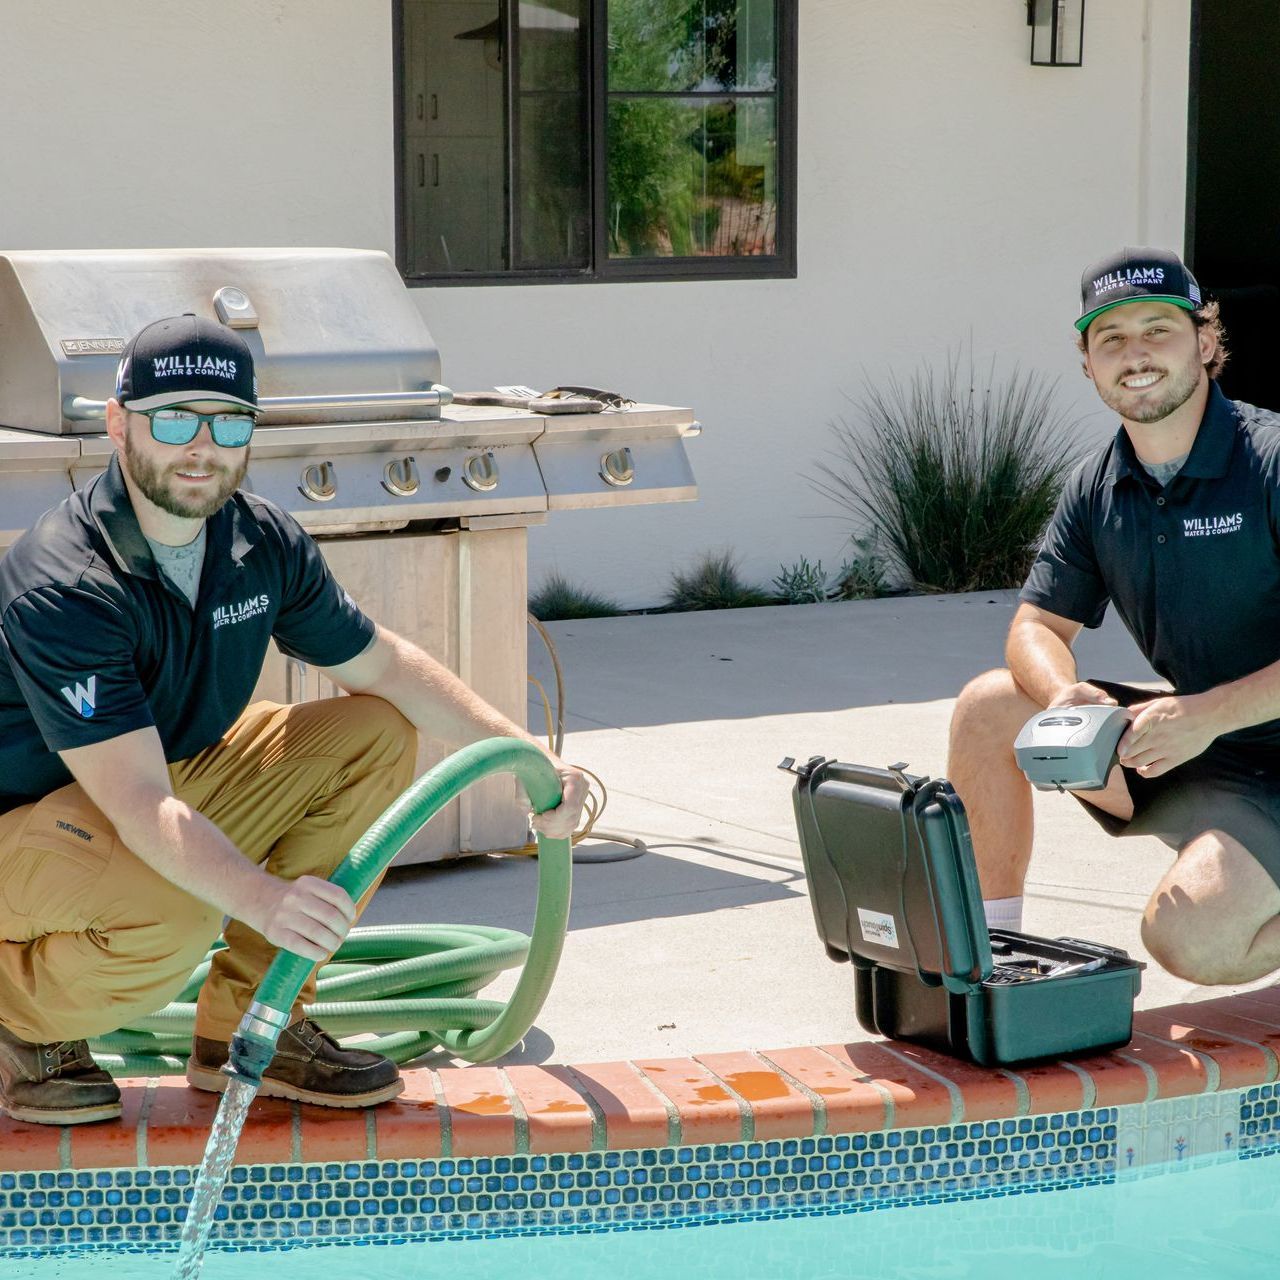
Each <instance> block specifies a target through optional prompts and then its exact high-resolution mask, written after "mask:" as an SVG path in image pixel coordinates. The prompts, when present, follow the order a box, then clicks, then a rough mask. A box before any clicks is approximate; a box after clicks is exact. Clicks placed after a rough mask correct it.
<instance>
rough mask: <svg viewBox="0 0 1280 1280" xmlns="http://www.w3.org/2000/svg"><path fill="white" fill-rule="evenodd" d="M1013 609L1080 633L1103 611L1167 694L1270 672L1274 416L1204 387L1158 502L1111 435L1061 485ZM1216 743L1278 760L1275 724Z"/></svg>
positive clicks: (1277, 463)
mask: <svg viewBox="0 0 1280 1280" xmlns="http://www.w3.org/2000/svg"><path fill="white" fill-rule="evenodd" d="M1020 599H1022V600H1025V601H1027V602H1028V603H1030V604H1033V605H1037V606H1038V607H1040V608H1042V609H1046V610H1048V611H1049V612H1050V613H1056V614H1059V615H1060V616H1062V617H1064V618H1070V619H1072V620H1073V621H1075V622H1081V623H1083V624H1084V625H1085V626H1087V627H1096V626H1098V625H1099V624H1100V623H1101V622H1102V616H1103V614H1104V613H1105V612H1106V608H1107V603H1108V601H1114V602H1115V606H1116V610H1117V612H1118V613H1119V615H1120V618H1121V620H1122V621H1123V622H1124V625H1125V626H1126V627H1127V628H1128V630H1129V633H1130V634H1131V635H1132V636H1133V638H1134V640H1136V641H1137V643H1138V648H1139V649H1141V650H1142V652H1143V654H1144V655H1145V656H1146V658H1147V661H1148V662H1150V663H1151V666H1152V667H1153V668H1154V669H1155V670H1156V671H1157V672H1159V674H1160V675H1161V676H1163V677H1164V678H1165V679H1166V680H1167V681H1169V683H1170V684H1171V685H1172V686H1173V688H1174V689H1175V690H1177V692H1178V693H1185V694H1192V693H1203V692H1204V691H1205V690H1206V689H1212V688H1215V687H1217V686H1218V685H1221V684H1226V683H1228V682H1230V681H1232V680H1238V679H1240V678H1241V677H1242V676H1247V675H1251V674H1252V673H1253V672H1255V671H1259V670H1261V669H1262V668H1263V667H1266V666H1269V665H1270V664H1271V663H1273V662H1275V661H1276V660H1277V659H1280V417H1277V416H1276V415H1275V414H1272V413H1269V412H1268V411H1266V410H1264V409H1257V408H1255V407H1254V406H1253V405H1248V404H1241V403H1239V402H1234V403H1233V402H1232V401H1230V400H1228V399H1227V398H1226V397H1225V396H1224V395H1223V394H1222V392H1221V391H1219V390H1218V387H1217V384H1216V383H1214V384H1211V387H1210V392H1209V401H1208V404H1207V405H1206V406H1205V413H1204V418H1203V419H1202V420H1201V423H1200V429H1199V431H1198V432H1197V433H1196V439H1195V444H1194V445H1193V446H1192V449H1191V453H1190V455H1189V456H1188V458H1187V460H1186V462H1185V463H1184V464H1183V466H1182V470H1181V471H1179V472H1178V474H1177V475H1176V476H1175V477H1174V478H1173V480H1171V481H1170V482H1169V484H1168V485H1167V486H1166V487H1165V488H1163V489H1162V488H1161V487H1160V485H1158V484H1157V483H1156V481H1155V480H1154V479H1153V478H1152V477H1151V475H1150V474H1149V473H1148V472H1147V471H1146V469H1145V468H1144V467H1143V466H1142V464H1141V463H1140V462H1139V461H1138V459H1137V456H1136V455H1135V453H1134V451H1133V445H1132V444H1131V443H1130V441H1129V437H1128V434H1127V433H1126V432H1125V430H1124V428H1123V427H1121V429H1120V430H1119V431H1118V432H1117V433H1116V436H1115V438H1114V439H1113V440H1112V441H1111V443H1110V444H1108V445H1107V446H1106V448H1104V449H1103V450H1101V451H1100V452H1099V453H1097V454H1095V455H1093V456H1091V457H1089V458H1087V459H1085V461H1084V462H1083V463H1082V464H1081V465H1080V467H1079V468H1077V470H1076V471H1075V472H1074V474H1073V475H1072V476H1071V478H1070V480H1068V481H1067V484H1066V486H1065V487H1064V489H1063V493H1062V497H1061V499H1060V501H1059V502H1058V507H1057V510H1056V511H1055V512H1054V515H1053V519H1052V520H1051V521H1050V522H1049V527H1048V529H1047V531H1046V532H1045V537H1044V543H1043V545H1042V546H1041V548H1040V553H1039V555H1038V556H1037V557H1036V561H1035V563H1034V564H1033V565H1032V567H1031V572H1030V574H1029V575H1028V577H1027V581H1026V585H1025V586H1024V587H1023V588H1022V592H1021V595H1020ZM1222 740H1224V741H1234V742H1238V743H1241V744H1245V745H1249V744H1254V745H1265V746H1267V747H1277V748H1280V720H1271V721H1268V722H1266V723H1264V724H1259V725H1251V726H1249V727H1248V728H1246V729H1241V730H1239V731H1238V732H1236V733H1231V734H1226V735H1224V737H1223V739H1222Z"/></svg>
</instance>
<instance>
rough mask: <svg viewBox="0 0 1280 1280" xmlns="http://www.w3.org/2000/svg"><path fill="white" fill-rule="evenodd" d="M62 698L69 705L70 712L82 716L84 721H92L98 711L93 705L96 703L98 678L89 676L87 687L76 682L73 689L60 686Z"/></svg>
mask: <svg viewBox="0 0 1280 1280" xmlns="http://www.w3.org/2000/svg"><path fill="white" fill-rule="evenodd" d="M62 696H63V697H64V698H66V700H67V701H68V702H69V703H71V707H72V710H73V711H75V712H77V713H78V714H79V715H82V716H83V717H84V718H85V719H86V720H91V719H93V713H94V712H95V711H96V710H97V709H98V708H97V706H96V705H95V704H96V703H97V701H98V677H97V676H90V677H89V681H88V684H87V685H84V684H81V683H80V681H79V680H77V681H76V685H75V688H74V689H73V688H72V687H71V686H70V685H66V684H64V685H63V686H62Z"/></svg>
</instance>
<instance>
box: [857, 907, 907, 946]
mask: <svg viewBox="0 0 1280 1280" xmlns="http://www.w3.org/2000/svg"><path fill="white" fill-rule="evenodd" d="M858 923H859V924H860V925H861V926H862V940H863V941H864V942H875V943H879V945H880V946H882V947H897V945H898V926H897V925H896V924H895V923H894V920H893V917H892V916H887V915H885V914H884V913H883V912H880V911H864V910H863V909H862V907H859V908H858Z"/></svg>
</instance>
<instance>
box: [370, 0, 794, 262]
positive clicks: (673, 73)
mask: <svg viewBox="0 0 1280 1280" xmlns="http://www.w3.org/2000/svg"><path fill="white" fill-rule="evenodd" d="M796 3H797V0H395V27H396V35H397V56H396V71H397V85H396V89H397V94H396V96H397V102H398V111H397V157H398V163H397V171H396V177H397V184H396V185H397V204H398V213H397V253H398V258H399V263H400V269H401V271H402V273H403V275H404V277H405V279H406V280H407V281H408V282H409V283H410V284H412V283H414V282H415V281H421V282H424V283H426V282H430V283H431V284H451V283H458V284H472V283H475V284H479V283H484V284H490V283H502V282H516V281H518V282H529V281H537V280H547V281H554V282H557V283H561V282H565V281H573V280H624V279H645V280H653V279H663V278H673V279H698V278H708V277H726V276H727V277H744V276H789V275H794V274H795V230H794V229H795V61H796V58H795V25H796V18H795V8H796Z"/></svg>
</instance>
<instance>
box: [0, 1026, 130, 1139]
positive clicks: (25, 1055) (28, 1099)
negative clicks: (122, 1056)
mask: <svg viewBox="0 0 1280 1280" xmlns="http://www.w3.org/2000/svg"><path fill="white" fill-rule="evenodd" d="M0 1106H3V1107H4V1109H5V1110H6V1111H7V1112H8V1113H9V1115H10V1116H11V1117H12V1118H13V1119H14V1120H26V1121H27V1122H28V1123H30V1124H88V1123H89V1121H91V1120H114V1119H115V1118H116V1117H117V1116H118V1115H119V1114H120V1112H121V1110H122V1104H121V1101H120V1090H119V1089H118V1088H116V1082H115V1081H114V1080H113V1079H112V1078H111V1077H110V1076H109V1075H108V1074H107V1073H106V1072H105V1071H103V1069H102V1068H101V1067H100V1066H98V1064H97V1063H96V1062H94V1060H93V1058H92V1057H91V1056H90V1054H89V1045H88V1043H87V1042H86V1041H84V1040H63V1041H60V1042H59V1043H57V1044H28V1043H27V1042H26V1041H25V1040H19V1039H18V1037H17V1036H15V1035H14V1034H13V1032H12V1031H10V1030H9V1029H8V1028H7V1027H5V1026H3V1025H0Z"/></svg>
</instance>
